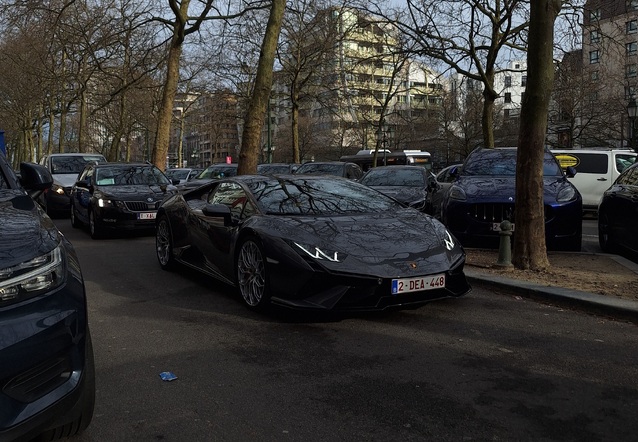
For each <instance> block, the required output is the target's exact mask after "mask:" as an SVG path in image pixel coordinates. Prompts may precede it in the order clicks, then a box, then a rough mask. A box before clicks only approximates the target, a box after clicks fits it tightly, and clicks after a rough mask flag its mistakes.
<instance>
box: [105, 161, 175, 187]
mask: <svg viewBox="0 0 638 442" xmlns="http://www.w3.org/2000/svg"><path fill="white" fill-rule="evenodd" d="M95 182H96V184H97V185H98V186H122V185H139V184H142V185H161V184H170V182H169V181H168V178H166V175H164V174H163V173H162V171H161V170H159V169H158V168H157V167H155V166H130V165H122V166H109V167H104V168H98V169H97V170H96V171H95Z"/></svg>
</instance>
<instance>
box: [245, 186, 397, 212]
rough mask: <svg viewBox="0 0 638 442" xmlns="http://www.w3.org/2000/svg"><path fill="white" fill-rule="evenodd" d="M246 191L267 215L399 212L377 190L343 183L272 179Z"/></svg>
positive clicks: (388, 199)
mask: <svg viewBox="0 0 638 442" xmlns="http://www.w3.org/2000/svg"><path fill="white" fill-rule="evenodd" d="M249 187H250V190H251V191H252V193H253V194H254V195H255V197H256V198H257V201H258V203H259V205H260V207H261V209H262V210H263V211H264V212H266V213H269V214H280V215H300V214H303V215H344V214H356V213H376V212H386V211H396V210H398V209H399V208H401V206H400V205H399V204H398V203H397V202H396V201H394V200H392V199H390V198H388V197H386V196H385V195H382V194H381V193H379V192H377V191H376V190H373V189H371V188H369V187H367V186H364V185H362V184H358V183H355V182H353V181H350V180H346V179H303V178H297V179H272V180H263V181H255V182H252V183H250V184H249Z"/></svg>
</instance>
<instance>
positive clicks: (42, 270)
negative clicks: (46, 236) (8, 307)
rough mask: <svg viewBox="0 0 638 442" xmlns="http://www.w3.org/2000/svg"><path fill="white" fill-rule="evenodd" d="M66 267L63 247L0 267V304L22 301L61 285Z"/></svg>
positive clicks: (59, 246)
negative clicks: (13, 264) (21, 261)
mask: <svg viewBox="0 0 638 442" xmlns="http://www.w3.org/2000/svg"><path fill="white" fill-rule="evenodd" d="M65 269H66V255H65V252H64V248H63V247H62V246H61V245H60V244H58V246H57V247H56V248H55V249H53V250H52V251H50V252H49V253H46V254H44V255H41V256H37V257H35V258H33V259H30V260H29V261H25V262H23V263H20V264H18V265H15V266H12V267H7V268H4V269H0V305H2V304H5V303H11V302H16V301H22V300H24V299H27V298H30V297H32V296H36V295H39V294H41V293H43V292H47V291H51V290H53V289H55V288H56V287H58V286H60V285H62V283H63V282H64V275H65Z"/></svg>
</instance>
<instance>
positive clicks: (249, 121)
mask: <svg viewBox="0 0 638 442" xmlns="http://www.w3.org/2000/svg"><path fill="white" fill-rule="evenodd" d="M285 7H286V0H273V1H272V6H271V7H270V17H269V18H268V24H267V25H266V33H265V35H264V41H263V43H262V46H261V53H260V54H259V64H258V65H257V75H256V77H255V85H254V88H253V93H252V97H251V99H250V102H249V103H248V110H247V112H246V117H245V121H244V133H243V135H242V142H241V151H240V152H239V166H238V168H237V173H238V174H239V175H246V174H251V173H256V172H257V158H259V147H260V146H259V143H260V139H261V129H262V127H263V124H264V117H265V115H266V107H267V104H268V100H269V99H270V89H271V87H272V76H273V73H272V69H273V65H274V63H275V50H276V49H277V41H278V40H279V32H280V31H281V24H282V21H283V17H284V10H285Z"/></svg>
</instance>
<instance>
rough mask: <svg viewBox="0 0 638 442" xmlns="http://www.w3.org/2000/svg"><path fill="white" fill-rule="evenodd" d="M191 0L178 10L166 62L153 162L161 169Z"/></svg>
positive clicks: (167, 139)
mask: <svg viewBox="0 0 638 442" xmlns="http://www.w3.org/2000/svg"><path fill="white" fill-rule="evenodd" d="M189 4H190V0H182V2H181V4H180V6H179V14H178V13H177V11H176V17H175V24H174V27H173V36H172V38H171V42H170V47H169V49H168V59H167V62H166V81H165V83H164V89H163V91H162V102H161V104H160V108H159V114H158V116H157V134H156V135H155V146H154V149H153V155H152V160H151V161H152V163H153V164H154V165H155V166H157V167H158V168H159V169H161V170H165V169H166V157H167V154H168V145H169V143H170V135H171V121H172V119H173V105H174V102H175V95H176V93H177V83H178V82H179V62H180V59H181V58H182V45H183V44H184V35H185V34H184V33H185V30H186V22H187V20H188V6H189Z"/></svg>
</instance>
